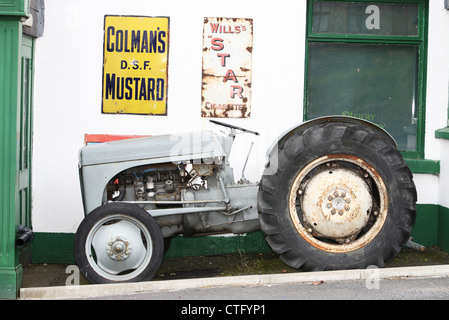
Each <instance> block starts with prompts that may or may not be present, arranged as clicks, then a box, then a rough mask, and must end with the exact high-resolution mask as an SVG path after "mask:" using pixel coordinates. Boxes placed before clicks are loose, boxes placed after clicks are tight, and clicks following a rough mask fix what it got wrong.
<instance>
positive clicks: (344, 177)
mask: <svg viewBox="0 0 449 320" xmlns="http://www.w3.org/2000/svg"><path fill="white" fill-rule="evenodd" d="M210 121H211V122H213V123H214V124H217V125H220V126H224V127H227V129H228V130H227V133H226V134H222V133H220V134H216V133H214V132H212V131H202V132H196V133H195V132H194V133H187V134H181V135H161V136H150V137H143V138H136V139H129V140H122V141H114V142H106V143H100V144H94V145H88V146H85V147H83V148H81V150H80V153H79V156H80V159H79V174H80V182H81V190H82V198H83V204H84V211H85V218H84V219H83V221H82V222H81V224H80V225H79V228H78V230H77V232H76V238H75V247H74V251H75V258H76V262H77V264H78V266H79V268H80V270H81V272H82V274H83V276H84V277H86V278H87V280H89V281H90V282H91V283H110V282H133V281H143V280H149V279H151V278H152V277H154V275H155V274H156V273H157V271H158V269H159V268H160V266H161V263H162V260H163V257H164V253H165V252H166V248H167V245H168V244H169V240H170V239H171V238H172V237H174V236H177V235H183V236H186V237H189V236H198V235H204V234H208V235H210V234H219V233H234V234H242V233H247V232H252V231H255V230H262V232H263V234H264V236H265V239H266V241H267V243H268V244H269V246H270V247H271V248H272V250H273V251H274V252H275V253H276V254H278V255H279V257H280V259H282V261H284V262H285V263H286V264H287V265H289V266H291V267H293V268H296V269H299V270H304V271H312V270H334V269H354V268H366V267H367V266H370V265H376V266H379V267H382V266H383V265H384V264H385V262H387V261H390V260H391V259H393V258H394V257H395V256H396V255H397V254H398V253H399V251H400V250H401V247H402V246H403V245H404V244H405V243H406V242H407V241H408V240H409V238H410V233H411V231H412V227H413V225H414V222H415V216H416V198H417V196H416V188H415V185H414V182H413V178H412V174H411V172H410V170H409V168H408V167H407V165H406V163H405V161H404V160H403V158H402V156H401V154H400V152H399V151H398V150H397V146H396V143H395V141H394V140H393V139H392V137H391V136H390V135H389V134H388V133H387V132H385V131H384V130H383V129H381V128H379V127H377V126H376V125H374V124H372V123H369V122H366V121H362V120H360V119H355V118H350V117H338V116H336V117H325V118H319V119H315V120H311V121H308V122H305V123H303V124H300V125H298V126H296V127H294V128H292V129H290V130H288V131H287V132H286V133H285V134H284V135H282V136H281V137H280V138H279V139H278V140H277V141H275V142H274V143H273V145H272V147H271V148H270V149H269V150H268V152H267V160H266V165H265V168H264V171H263V174H262V177H261V178H260V181H258V182H256V183H252V182H249V181H247V179H246V178H244V176H243V175H242V179H240V180H239V181H237V182H236V181H234V174H233V169H232V167H231V165H230V164H229V161H228V160H229V155H230V152H231V148H232V144H233V141H234V139H235V137H236V133H239V132H246V133H252V134H258V133H257V132H253V131H250V130H247V129H244V128H241V127H237V126H234V125H230V124H226V123H222V122H218V121H215V120H210ZM245 159H246V160H248V158H247V157H246V155H242V163H243V161H245ZM245 165H246V162H245Z"/></svg>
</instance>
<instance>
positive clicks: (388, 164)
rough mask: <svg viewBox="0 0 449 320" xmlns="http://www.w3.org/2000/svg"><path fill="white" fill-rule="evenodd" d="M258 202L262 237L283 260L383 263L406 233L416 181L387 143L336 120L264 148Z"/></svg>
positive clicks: (300, 265) (316, 266)
mask: <svg viewBox="0 0 449 320" xmlns="http://www.w3.org/2000/svg"><path fill="white" fill-rule="evenodd" d="M276 156H277V161H275V160H276ZM258 203H259V213H260V222H261V228H262V231H263V232H264V234H265V237H266V240H267V242H268V244H269V245H270V246H271V248H272V249H273V251H274V252H276V253H277V254H279V255H280V258H281V259H282V260H283V261H284V262H285V263H287V264H288V265H289V266H291V267H293V268H296V269H302V270H333V269H354V268H366V267H367V266H369V265H376V266H379V267H382V266H383V265H384V264H385V263H386V262H387V261H390V260H391V259H393V258H394V257H395V256H396V255H397V254H398V253H399V251H400V249H401V246H402V245H404V244H405V242H406V241H407V240H408V238H409V236H410V233H411V229H412V227H413V224H414V221H415V216H416V208H415V203H416V189H415V185H414V183H413V180H412V174H411V172H410V170H409V169H408V167H407V165H406V163H405V162H404V160H403V159H402V156H401V154H400V153H399V152H398V151H397V150H396V148H395V147H394V146H392V145H391V144H390V143H389V142H388V141H386V140H384V139H383V138H382V137H380V136H379V135H377V134H376V133H375V132H374V131H372V130H371V129H368V128H365V127H363V126H360V125H355V124H344V123H338V122H336V123H326V124H320V125H316V126H313V127H311V128H308V129H306V130H305V131H304V132H302V133H296V134H294V135H292V136H291V137H289V139H288V140H287V141H286V142H285V143H284V144H283V145H282V146H280V150H279V151H278V153H273V154H272V155H271V158H270V161H269V165H268V166H267V168H266V170H265V172H264V175H263V176H262V179H261V183H260V189H259V193H258Z"/></svg>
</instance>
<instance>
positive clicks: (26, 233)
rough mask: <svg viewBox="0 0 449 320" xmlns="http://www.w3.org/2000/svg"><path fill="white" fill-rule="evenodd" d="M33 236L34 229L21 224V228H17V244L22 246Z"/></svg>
mask: <svg viewBox="0 0 449 320" xmlns="http://www.w3.org/2000/svg"><path fill="white" fill-rule="evenodd" d="M33 237H34V234H33V230H31V229H30V228H28V227H25V226H22V225H19V229H18V230H17V238H16V246H17V247H19V248H22V247H23V246H24V245H25V244H26V243H27V242H28V241H30V240H31V239H33Z"/></svg>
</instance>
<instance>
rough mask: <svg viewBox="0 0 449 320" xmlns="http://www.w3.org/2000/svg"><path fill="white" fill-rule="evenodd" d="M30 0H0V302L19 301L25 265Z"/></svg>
mask: <svg viewBox="0 0 449 320" xmlns="http://www.w3.org/2000/svg"><path fill="white" fill-rule="evenodd" d="M28 10H29V4H28V1H27V0H0V299H16V298H17V295H18V291H19V289H20V287H21V284H22V274H23V270H22V266H21V264H20V263H19V254H18V250H17V249H16V247H15V240H16V231H17V228H18V225H19V218H20V217H19V212H20V208H19V193H18V186H19V183H20V181H19V159H20V155H19V147H18V146H19V145H18V144H19V143H20V141H19V139H18V130H19V128H20V123H19V121H20V119H19V118H20V117H18V112H17V111H18V110H19V107H20V102H21V89H20V87H21V84H20V82H21V69H22V68H21V46H22V22H21V21H22V20H23V19H24V17H26V16H27V14H28Z"/></svg>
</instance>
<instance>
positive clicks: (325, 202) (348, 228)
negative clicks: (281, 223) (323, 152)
mask: <svg viewBox="0 0 449 320" xmlns="http://www.w3.org/2000/svg"><path fill="white" fill-rule="evenodd" d="M326 174H332V176H329V177H328V178H327V179H326V177H325V175H326ZM330 177H332V178H330ZM367 197H369V198H370V199H367ZM289 213H290V217H291V220H292V222H293V225H294V227H295V229H296V231H297V232H298V233H299V234H300V235H301V237H302V238H303V239H304V240H306V241H307V242H308V243H309V244H311V245H312V246H314V247H316V248H318V249H320V250H324V251H327V252H333V253H344V252H350V251H354V250H357V249H359V248H361V247H364V246H366V245H367V244H368V243H370V242H371V241H372V240H373V239H374V238H375V237H376V236H377V234H378V233H379V231H380V230H381V229H382V227H383V225H384V223H385V221H386V217H387V213H388V194H387V191H386V187H385V183H384V181H383V179H382V177H381V176H380V175H379V173H378V172H377V170H376V169H375V168H374V167H373V166H372V165H370V164H368V163H367V162H366V161H364V160H363V159H360V158H358V157H354V156H351V155H327V156H324V157H321V158H319V159H316V160H315V161H312V162H311V163H309V164H308V165H307V166H306V167H304V168H303V169H302V170H301V171H300V172H299V173H298V174H297V176H296V178H295V179H294V182H293V184H292V187H291V190H290V194H289Z"/></svg>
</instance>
